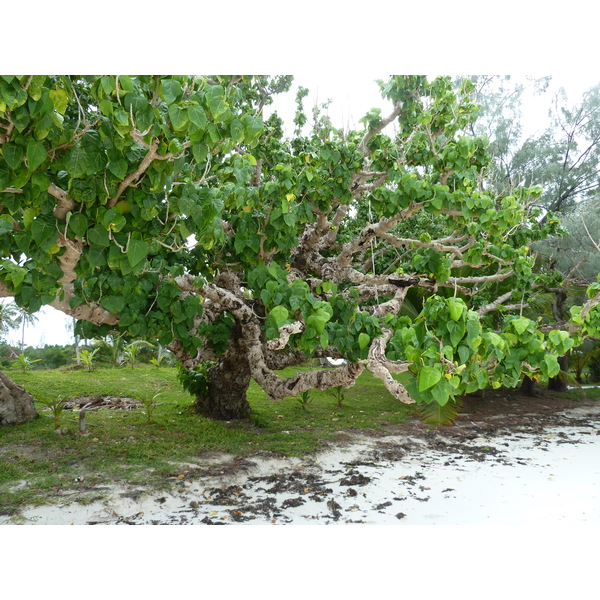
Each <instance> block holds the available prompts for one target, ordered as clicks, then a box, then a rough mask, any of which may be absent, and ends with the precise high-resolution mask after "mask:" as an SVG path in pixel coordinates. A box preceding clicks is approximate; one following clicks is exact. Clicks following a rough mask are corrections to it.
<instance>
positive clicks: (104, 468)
mask: <svg viewBox="0 0 600 600" xmlns="http://www.w3.org/2000/svg"><path fill="white" fill-rule="evenodd" d="M293 372H294V371H293V370H286V371H284V372H283V373H282V374H283V375H284V376H289V375H291V374H292V373H293ZM8 375H9V376H10V377H11V378H12V379H13V380H14V381H15V382H16V383H18V384H19V385H22V386H23V387H25V388H26V389H27V390H28V391H30V392H31V393H32V394H33V396H34V398H36V408H37V409H38V413H39V414H40V418H38V419H36V420H34V421H32V422H30V423H26V424H24V425H20V426H17V427H3V428H0V513H2V512H4V513H10V512H14V511H15V510H16V509H18V508H19V507H20V506H23V505H24V504H36V503H44V502H51V501H52V500H53V499H54V498H56V497H58V496H59V494H60V493H64V492H67V493H69V492H73V495H74V497H77V499H78V500H79V501H84V502H85V501H89V500H91V499H93V498H94V497H97V496H98V491H97V490H96V489H94V488H95V487H96V486H99V485H106V484H110V483H132V484H151V485H153V486H155V487H160V486H167V485H169V483H170V482H171V481H172V478H174V477H175V478H176V477H178V476H179V475H181V474H184V473H183V471H184V470H185V469H184V467H183V466H181V464H182V463H186V462H194V460H195V459H197V457H198V456H200V455H201V454H202V453H204V452H208V451H221V452H226V453H232V454H236V455H244V454H248V453H253V452H259V451H260V452H270V453H278V454H283V455H288V456H299V455H302V454H306V453H308V452H312V451H314V450H316V449H318V448H319V447H320V446H322V444H323V442H324V441H326V440H331V439H335V438H336V436H339V435H340V432H343V431H352V430H354V431H360V430H367V429H368V430H382V429H383V428H384V427H386V426H387V425H390V424H397V423H401V422H403V421H406V420H407V418H410V417H412V416H413V414H414V409H413V408H412V407H409V406H406V405H404V404H401V403H400V402H398V401H397V400H395V399H394V398H393V397H392V396H391V395H390V394H389V393H388V392H387V390H386V389H385V387H384V386H383V384H382V383H381V382H380V381H379V380H377V379H375V378H374V377H372V376H371V375H370V374H369V373H364V374H363V375H362V376H361V377H360V378H359V380H358V382H357V384H356V385H355V386H354V387H353V388H350V389H348V390H345V398H344V402H343V404H342V407H341V408H340V407H338V406H337V400H336V399H335V398H334V397H333V396H332V395H331V394H330V393H327V392H319V391H313V392H311V394H310V396H311V399H310V401H309V403H308V405H307V407H306V410H305V409H304V408H303V407H302V405H301V404H300V402H298V400H297V399H296V398H286V399H284V400H282V401H281V402H272V401H270V400H268V399H267V398H266V396H265V394H264V392H263V391H262V390H261V389H260V388H259V387H258V386H257V385H256V384H254V383H253V384H252V385H251V387H250V390H249V392H248V399H249V402H250V405H251V406H252V411H253V412H252V417H251V419H250V420H249V421H232V422H218V421H211V420H209V419H205V418H203V417H201V416H199V415H198V414H196V413H195V412H194V411H193V410H192V406H193V402H194V398H192V397H191V396H190V395H189V394H188V393H186V392H185V391H183V389H182V388H181V386H180V385H179V382H178V381H177V372H176V370H175V369H173V368H160V369H157V368H156V367H140V368H136V369H112V368H109V369H96V370H94V371H91V372H88V371H62V370H49V371H30V372H26V373H22V372H20V371H16V370H15V371H10V372H9V373H8ZM157 392H161V394H160V396H159V397H158V398H157V401H158V402H160V405H159V406H158V407H156V409H155V410H154V411H153V415H152V417H153V419H152V422H148V420H147V418H146V415H145V413H144V411H143V409H139V410H134V411H121V410H109V409H101V410H99V411H91V412H88V413H87V416H86V424H87V429H88V431H89V434H87V435H81V434H80V433H79V432H78V415H77V413H76V412H75V413H74V412H73V411H70V410H65V411H64V412H63V413H62V426H63V427H67V429H68V430H69V433H68V434H66V435H57V434H56V433H55V432H54V421H53V418H52V414H51V413H50V412H48V411H44V410H43V408H44V405H43V402H44V401H46V402H47V401H49V400H52V399H53V398H56V397H59V396H61V397H63V398H70V397H73V396H80V395H96V394H101V395H115V396H122V397H133V398H140V396H142V397H145V398H152V397H153V396H154V395H155V394H156V393H157ZM185 475H186V477H189V476H190V475H189V474H185ZM81 478H83V480H81Z"/></svg>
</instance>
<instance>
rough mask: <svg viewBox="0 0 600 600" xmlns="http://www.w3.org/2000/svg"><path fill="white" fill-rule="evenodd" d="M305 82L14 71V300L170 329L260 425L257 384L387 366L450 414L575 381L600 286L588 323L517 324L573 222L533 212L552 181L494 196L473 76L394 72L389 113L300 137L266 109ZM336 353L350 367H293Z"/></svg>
mask: <svg viewBox="0 0 600 600" xmlns="http://www.w3.org/2000/svg"><path fill="white" fill-rule="evenodd" d="M290 83H291V78H289V77H275V78H271V77H247V76H242V77H236V76H228V77H198V78H195V77H187V76H175V77H158V76H140V77H127V76H118V77H113V76H101V77H62V76H61V77H46V76H40V77H35V76H34V77H31V76H24V77H13V78H11V77H8V78H4V79H3V80H2V83H1V87H0V90H1V95H0V111H1V112H0V130H1V131H3V133H2V134H1V135H0V144H1V148H2V158H1V159H0V190H2V192H1V193H0V203H1V204H0V207H1V213H0V228H1V230H2V233H3V235H2V237H1V238H0V239H1V241H0V246H1V247H2V256H3V257H4V258H3V260H2V261H1V263H0V296H12V297H14V298H15V301H16V302H17V304H19V306H25V307H27V308H28V309H29V310H32V311H34V310H37V309H38V308H39V307H40V306H42V305H44V304H50V305H52V306H54V307H55V308H58V309H60V310H62V311H63V312H65V313H67V314H69V315H72V316H74V317H76V318H77V319H78V324H77V331H78V333H79V334H81V335H82V336H84V337H88V338H89V337H95V336H106V335H109V334H111V333H113V334H114V333H116V332H127V334H128V335H129V336H131V337H133V338H145V339H155V340H157V341H158V343H159V344H161V345H163V346H164V347H166V348H168V349H169V350H170V351H171V352H173V354H174V355H175V356H177V358H178V359H179V360H180V361H181V364H182V366H183V368H184V369H188V370H191V369H194V368H196V367H198V372H197V373H195V375H197V376H198V378H199V379H201V381H200V383H201V385H198V386H197V389H198V390H199V392H198V401H197V407H198V410H200V411H201V412H202V413H203V414H205V415H208V416H210V417H212V418H217V419H232V418H244V417H247V416H248V415H249V413H250V406H249V404H248V401H247V399H246V390H247V388H248V385H249V383H250V380H251V378H253V379H254V380H256V382H257V383H258V384H259V385H260V386H261V387H262V388H263V389H264V391H265V393H266V394H267V396H268V397H270V398H271V399H273V400H280V399H282V398H284V397H287V396H298V395H300V394H302V393H303V392H305V391H307V390H310V389H314V388H317V389H322V390H323V389H332V388H336V387H337V386H343V387H350V386H352V385H353V384H354V383H355V381H356V378H357V377H358V376H359V375H360V374H361V373H362V372H363V370H364V369H365V368H367V369H369V370H370V371H371V372H372V373H374V375H376V376H377V377H379V378H381V379H382V380H383V381H384V383H385V385H386V386H387V388H388V390H389V391H390V393H392V394H393V395H394V396H395V397H396V398H398V399H399V400H400V401H403V402H407V403H412V402H414V401H415V400H418V401H419V402H422V403H437V404H439V405H440V406H445V405H448V404H451V402H450V401H451V400H452V399H453V398H454V397H455V396H458V395H461V394H464V393H465V392H471V391H474V390H476V389H480V388H483V387H486V386H488V385H493V386H500V385H510V386H514V385H517V384H518V382H519V381H520V378H521V377H522V375H523V373H541V374H542V375H544V376H551V375H555V374H556V372H557V369H558V364H557V356H558V355H560V354H564V352H565V351H566V350H567V349H568V348H569V347H570V345H572V343H573V340H572V339H571V337H569V335H570V334H572V335H583V334H589V332H590V331H591V330H592V329H593V328H594V327H597V326H598V325H597V321H598V319H599V315H598V310H597V304H598V302H599V301H600V294H596V291H595V290H596V289H597V288H595V287H594V285H597V286H598V287H599V288H600V284H593V285H592V286H591V287H590V289H591V292H590V293H592V292H593V293H592V297H591V298H590V300H589V302H587V303H586V304H585V305H583V306H582V307H581V310H580V312H579V313H577V314H576V315H574V318H575V319H576V321H577V322H576V323H575V322H574V323H572V324H570V325H569V327H571V329H570V330H569V331H554V330H553V331H550V332H548V333H544V332H541V331H539V330H538V329H537V328H536V323H535V322H534V321H533V320H530V319H527V318H525V317H523V316H521V315H520V314H519V311H520V310H522V307H523V304H524V298H527V296H528V295H529V294H530V293H531V290H532V289H533V287H534V286H535V285H536V275H535V273H534V272H533V269H532V266H533V257H532V256H530V255H529V250H528V247H529V245H530V244H531V243H532V242H533V241H535V240H538V239H543V238H544V237H546V236H547V235H549V234H552V233H553V232H554V231H555V230H556V227H557V222H556V220H555V219H552V218H550V219H547V220H546V222H544V223H540V222H539V216H540V213H539V211H537V210H536V209H533V208H532V206H531V200H532V199H535V198H537V197H539V195H540V193H541V189H538V188H533V189H516V190H514V191H513V192H512V193H511V194H510V195H500V196H498V195H496V194H495V193H493V191H491V190H490V189H488V188H487V187H486V182H485V174H486V169H487V168H488V166H489V162H490V157H489V153H488V151H487V141H486V140H485V139H483V138H476V137H472V136H469V135H467V133H466V129H467V127H468V126H469V124H470V123H471V122H472V120H473V119H474V118H475V114H476V110H477V108H476V106H475V105H474V104H473V102H472V98H471V92H472V89H471V86H470V85H469V84H468V83H465V85H464V86H463V87H462V89H461V90H459V91H458V93H457V92H455V91H454V90H453V85H452V81H451V80H450V79H449V78H438V79H435V80H434V81H431V82H429V81H427V80H426V78H424V77H421V76H409V77H402V76H395V77H391V78H390V79H389V81H386V82H380V88H381V92H382V95H383V96H384V97H386V98H388V99H389V100H391V101H392V102H393V106H394V108H393V111H392V113H391V114H390V115H387V116H385V117H382V116H381V114H380V111H378V110H373V111H370V112H369V113H368V114H367V115H366V116H365V119H364V121H363V122H364V130H362V131H350V132H348V133H342V132H338V131H336V130H335V129H334V128H333V127H332V126H331V124H330V123H328V122H326V120H321V121H320V122H319V126H318V127H316V128H314V129H313V130H312V131H310V132H309V133H308V134H307V135H301V134H300V133H299V132H298V133H297V134H296V136H295V137H294V138H293V139H292V140H288V139H286V138H285V137H284V135H283V131H282V122H281V120H280V119H279V117H278V116H277V114H276V113H274V114H272V115H271V116H270V117H269V118H268V119H263V109H264V107H265V106H266V105H268V104H269V103H270V102H271V101H272V97H273V96H274V95H275V94H277V93H279V92H283V91H286V90H287V89H288V88H289V86H290ZM299 112H300V113H301V109H300V108H299ZM300 120H301V119H300V118H299V117H298V116H297V118H296V121H297V124H299V123H300ZM388 126H390V127H395V128H396V131H395V132H394V133H391V132H390V135H388V132H389V130H390V127H388ZM361 211H363V212H364V211H366V214H367V220H366V222H359V221H358V220H357V219H356V215H357V214H358V213H359V212H361ZM415 221H416V222H417V227H415V228H414V229H413V228H411V224H413V223H415ZM425 223H430V224H431V227H427V228H426V227H424V224H425ZM417 291H418V292H419V293H420V295H421V297H422V310H420V312H419V314H418V315H414V314H413V318H411V317H410V316H408V315H404V314H402V308H403V305H404V302H405V300H406V298H407V296H408V295H409V293H416V292H417ZM319 356H330V357H339V358H345V359H346V362H345V363H344V364H343V365H341V366H339V367H336V368H333V369H325V370H324V369H314V370H308V371H305V370H302V371H300V372H298V373H297V374H296V375H293V376H291V377H287V378H283V377H281V376H280V375H279V374H278V373H277V372H276V371H277V370H279V369H281V368H283V367H285V366H290V365H296V364H300V363H301V362H303V361H305V360H306V358H307V357H319ZM403 372H408V373H410V374H411V375H412V377H411V378H410V379H409V381H410V382H409V383H407V385H406V387H405V386H404V385H402V384H401V383H400V382H399V381H398V380H397V378H396V379H395V378H394V377H393V375H394V374H400V373H403Z"/></svg>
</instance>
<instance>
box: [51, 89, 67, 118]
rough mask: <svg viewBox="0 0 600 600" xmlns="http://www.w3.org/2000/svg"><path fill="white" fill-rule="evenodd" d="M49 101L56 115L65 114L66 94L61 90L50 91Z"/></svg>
mask: <svg viewBox="0 0 600 600" xmlns="http://www.w3.org/2000/svg"><path fill="white" fill-rule="evenodd" d="M50 99H51V100H52V104H54V108H55V109H56V111H57V112H58V113H60V114H61V115H64V114H65V113H66V112H67V106H68V105H69V97H68V95H67V92H66V91H65V90H63V89H61V88H59V89H56V90H50Z"/></svg>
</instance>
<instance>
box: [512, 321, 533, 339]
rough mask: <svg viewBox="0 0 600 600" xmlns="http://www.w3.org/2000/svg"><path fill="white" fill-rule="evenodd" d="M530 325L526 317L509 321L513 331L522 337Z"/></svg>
mask: <svg viewBox="0 0 600 600" xmlns="http://www.w3.org/2000/svg"><path fill="white" fill-rule="evenodd" d="M530 324H531V321H530V320H529V319H527V318H526V317H521V318H520V319H513V320H512V321H511V325H512V326H513V327H514V329H515V331H516V332H517V333H518V334H519V335H523V333H525V331H526V330H527V328H528V327H529V325H530Z"/></svg>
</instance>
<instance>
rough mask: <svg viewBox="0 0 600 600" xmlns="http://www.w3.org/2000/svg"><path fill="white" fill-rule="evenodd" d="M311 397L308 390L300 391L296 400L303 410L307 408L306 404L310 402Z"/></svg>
mask: <svg viewBox="0 0 600 600" xmlns="http://www.w3.org/2000/svg"><path fill="white" fill-rule="evenodd" d="M311 400H312V398H311V397H310V390H306V391H305V392H302V393H301V394H300V395H299V396H298V397H297V398H296V401H297V402H298V403H299V404H300V406H301V407H302V409H303V410H308V405H309V403H310V402H311Z"/></svg>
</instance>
